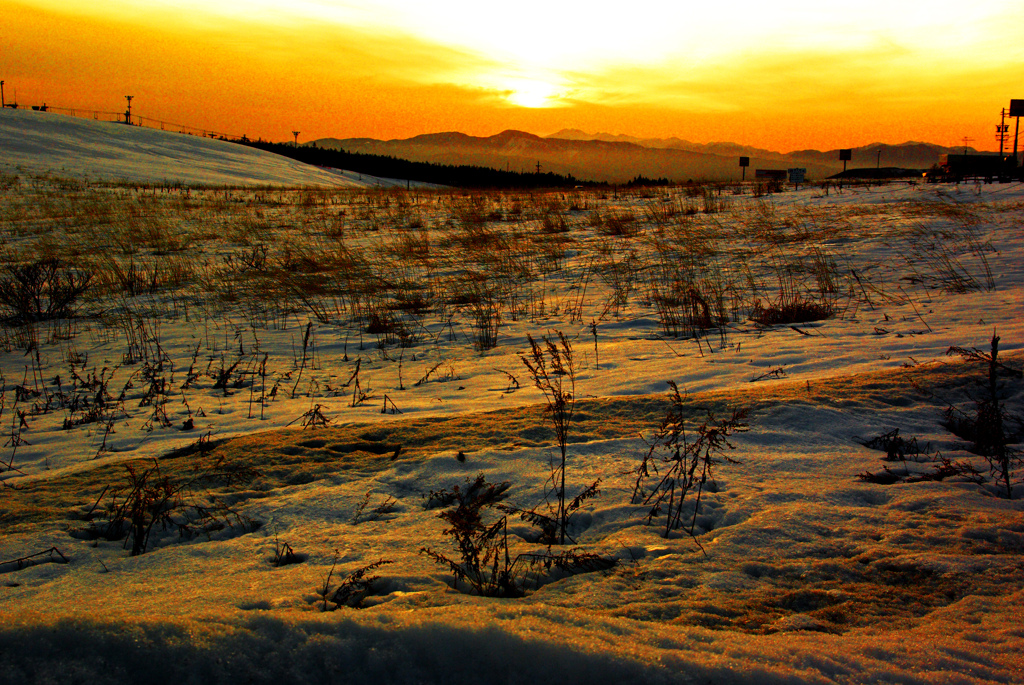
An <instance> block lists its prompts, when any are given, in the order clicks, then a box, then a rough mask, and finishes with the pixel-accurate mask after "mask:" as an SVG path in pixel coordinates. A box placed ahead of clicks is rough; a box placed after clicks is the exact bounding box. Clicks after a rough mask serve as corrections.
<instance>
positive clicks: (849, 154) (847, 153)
mask: <svg viewBox="0 0 1024 685" xmlns="http://www.w3.org/2000/svg"><path fill="white" fill-rule="evenodd" d="M851 159H853V150H852V149H846V150H840V151H839V161H840V162H849V161H850V160H851Z"/></svg>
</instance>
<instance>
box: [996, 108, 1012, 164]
mask: <svg viewBox="0 0 1024 685" xmlns="http://www.w3.org/2000/svg"><path fill="white" fill-rule="evenodd" d="M1009 137H1010V127H1009V126H1008V125H1007V124H1006V108H1005V107H1003V108H1002V109H1001V110H999V125H998V126H996V140H998V141H999V157H1000V158H1002V156H1003V150H1004V149H1005V148H1006V139H1007V138H1009Z"/></svg>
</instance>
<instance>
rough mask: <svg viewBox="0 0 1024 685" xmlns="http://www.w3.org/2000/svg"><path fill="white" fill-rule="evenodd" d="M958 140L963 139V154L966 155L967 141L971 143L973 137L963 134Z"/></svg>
mask: <svg viewBox="0 0 1024 685" xmlns="http://www.w3.org/2000/svg"><path fill="white" fill-rule="evenodd" d="M960 140H962V141H964V154H965V155H966V154H967V143H973V142H974V138H971V137H969V136H964V137H963V138H961V139H960Z"/></svg>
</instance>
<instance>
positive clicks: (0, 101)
mask: <svg viewBox="0 0 1024 685" xmlns="http://www.w3.org/2000/svg"><path fill="white" fill-rule="evenodd" d="M6 106H7V102H6V101H4V82H3V81H0V109H3V108H4V107H6Z"/></svg>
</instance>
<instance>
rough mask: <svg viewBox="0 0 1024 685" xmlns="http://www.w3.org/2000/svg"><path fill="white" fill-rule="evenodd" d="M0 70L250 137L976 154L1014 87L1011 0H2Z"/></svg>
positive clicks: (1019, 44) (33, 96)
mask: <svg viewBox="0 0 1024 685" xmlns="http://www.w3.org/2000/svg"><path fill="white" fill-rule="evenodd" d="M613 7H618V9H616V10H613ZM0 79H3V80H4V81H5V82H6V83H5V85H4V94H5V96H6V99H7V100H8V101H11V100H12V99H14V97H15V96H16V97H17V99H18V102H19V103H20V104H22V105H32V104H42V103H43V102H46V103H48V104H49V105H51V106H57V107H75V108H80V109H97V110H107V111H123V110H124V108H125V104H126V102H125V98H124V96H125V95H129V94H130V95H133V96H134V100H133V107H132V110H133V112H134V113H136V114H139V115H143V116H147V117H151V118H155V119H162V120H166V121H170V122H176V123H184V124H189V125H193V126H197V127H202V128H209V129H213V130H216V131H221V132H225V133H228V134H233V135H241V134H243V133H244V134H247V135H249V136H250V137H263V138H265V139H272V140H285V139H287V140H291V138H292V134H291V131H293V130H298V131H300V132H301V133H300V136H299V140H300V142H301V141H302V140H313V139H316V138H324V137H338V138H348V137H372V138H385V139H386V138H406V137H409V136H413V135H417V134H421V133H432V132H439V131H453V130H458V131H463V132H465V133H469V134H472V135H481V136H483V135H492V134H495V133H498V132H500V131H502V130H505V129H510V128H514V129H521V130H526V131H530V132H532V133H536V134H539V135H547V134H550V133H553V132H555V131H557V130H559V129H562V128H578V129H582V130H584V131H587V132H592V133H593V132H598V131H604V132H609V133H625V134H628V135H635V136H641V137H670V136H678V137H680V138H685V139H687V140H692V141H695V142H711V141H734V142H739V143H744V144H750V145H756V146H760V147H765V148H769V149H773V150H778V151H782V152H786V151H790V150H794V149H803V148H817V149H830V148H836V147H854V146H858V145H864V144H868V143H871V142H876V141H881V142H887V143H900V142H904V141H907V140H921V141H927V142H934V143H939V144H943V145H957V144H962V142H961V141H962V139H963V138H964V137H969V138H973V139H974V141H973V142H971V143H970V144H971V145H972V146H974V147H977V148H978V149H987V150H993V149H998V145H997V143H996V141H995V125H996V124H998V123H999V112H1000V109H1001V108H1002V107H1007V106H1009V102H1010V99H1011V98H1024V3H1020V2H995V1H991V0H974V1H973V2H971V3H966V2H962V1H960V2H946V1H944V0H930V1H928V2H919V1H918V0H909V1H908V0H885V1H882V0H860V1H859V2H855V3H838V2H828V1H827V0H815V1H814V2H803V1H800V2H788V1H776V2H756V3H755V2H738V3H700V4H696V3H691V2H685V1H682V0H674V1H672V2H664V1H659V0H630V1H629V2H622V3H619V4H618V5H617V6H616V5H612V4H610V3H582V2H564V1H561V0H543V1H541V0H518V1H517V2H513V3H500V4H498V3H488V2H482V1H481V0H475V1H474V2H468V1H463V0H435V1H433V2H423V1H422V0H376V1H373V2H370V1H364V0H290V1H288V2H284V1H277V0H250V1H242V0H212V1H211V0H204V1H203V2H200V1H198V0H178V1H174V2H171V1H169V0H147V1H146V2H142V1H137V0H102V2H83V0H3V9H2V11H0ZM1011 130H1012V128H1011ZM1011 144H1012V141H1011Z"/></svg>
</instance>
